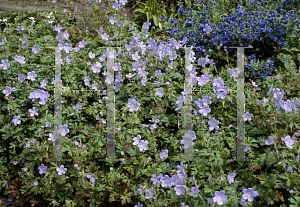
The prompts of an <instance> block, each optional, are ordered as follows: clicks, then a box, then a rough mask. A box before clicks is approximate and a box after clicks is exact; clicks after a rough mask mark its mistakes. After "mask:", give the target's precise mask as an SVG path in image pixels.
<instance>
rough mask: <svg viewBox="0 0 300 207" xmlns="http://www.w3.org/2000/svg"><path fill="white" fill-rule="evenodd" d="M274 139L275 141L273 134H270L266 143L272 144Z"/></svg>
mask: <svg viewBox="0 0 300 207" xmlns="http://www.w3.org/2000/svg"><path fill="white" fill-rule="evenodd" d="M274 141H275V140H274V138H273V137H272V136H269V139H267V140H266V141H265V143H266V145H271V144H273V143H274Z"/></svg>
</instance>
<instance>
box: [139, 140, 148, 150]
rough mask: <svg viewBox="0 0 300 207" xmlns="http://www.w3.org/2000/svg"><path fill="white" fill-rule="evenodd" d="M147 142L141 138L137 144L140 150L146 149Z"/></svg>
mask: <svg viewBox="0 0 300 207" xmlns="http://www.w3.org/2000/svg"><path fill="white" fill-rule="evenodd" d="M147 144H148V142H147V141H144V140H141V142H140V143H139V144H138V147H139V148H140V151H144V150H148V147H147Z"/></svg>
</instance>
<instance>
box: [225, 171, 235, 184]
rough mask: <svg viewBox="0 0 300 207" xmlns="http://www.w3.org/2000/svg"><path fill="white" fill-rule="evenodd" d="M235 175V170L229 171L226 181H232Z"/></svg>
mask: <svg viewBox="0 0 300 207" xmlns="http://www.w3.org/2000/svg"><path fill="white" fill-rule="evenodd" d="M235 176H236V174H235V172H233V173H231V174H230V175H228V177H227V179H228V182H229V184H231V183H233V182H234V179H233V178H234V177H235Z"/></svg>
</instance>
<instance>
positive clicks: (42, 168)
mask: <svg viewBox="0 0 300 207" xmlns="http://www.w3.org/2000/svg"><path fill="white" fill-rule="evenodd" d="M38 169H39V170H40V172H39V173H40V174H46V172H47V166H45V165H44V164H41V166H39V167H38Z"/></svg>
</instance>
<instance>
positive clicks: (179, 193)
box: [174, 185, 186, 195]
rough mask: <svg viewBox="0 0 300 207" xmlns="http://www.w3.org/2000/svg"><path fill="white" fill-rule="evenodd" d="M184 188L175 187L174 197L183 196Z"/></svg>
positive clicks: (183, 186)
mask: <svg viewBox="0 0 300 207" xmlns="http://www.w3.org/2000/svg"><path fill="white" fill-rule="evenodd" d="M185 189H186V186H185V185H177V186H176V187H175V188H174V190H175V191H176V195H184V193H185Z"/></svg>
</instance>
